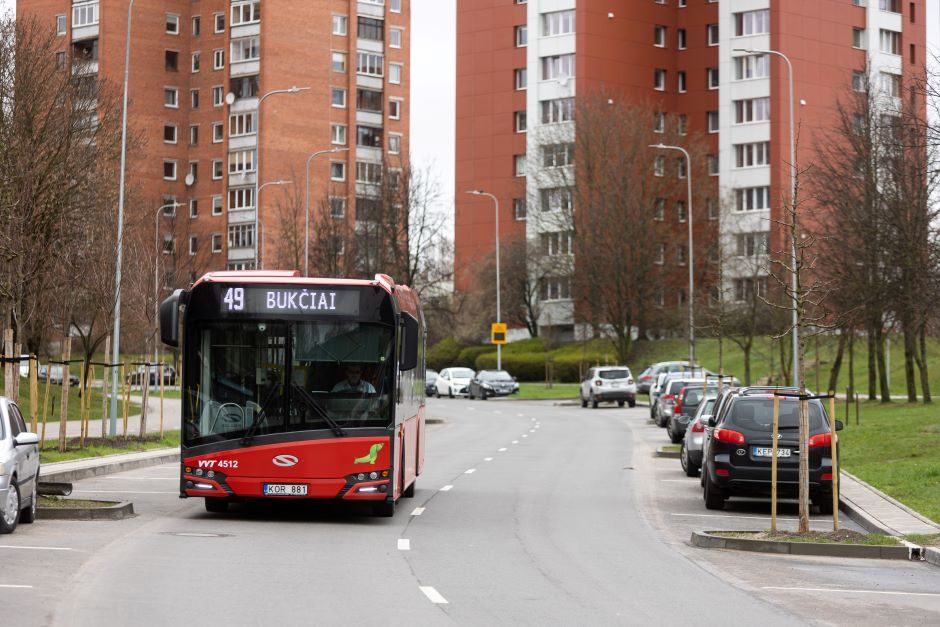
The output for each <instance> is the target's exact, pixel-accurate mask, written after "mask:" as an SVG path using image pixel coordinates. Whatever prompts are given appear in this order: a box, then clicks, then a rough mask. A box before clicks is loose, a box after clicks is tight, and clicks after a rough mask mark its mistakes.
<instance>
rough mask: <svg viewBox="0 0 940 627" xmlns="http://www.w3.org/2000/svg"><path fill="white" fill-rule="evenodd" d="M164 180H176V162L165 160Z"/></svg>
mask: <svg viewBox="0 0 940 627" xmlns="http://www.w3.org/2000/svg"><path fill="white" fill-rule="evenodd" d="M163 180H165V181H175V180H176V161H173V160H170V159H164V160H163Z"/></svg>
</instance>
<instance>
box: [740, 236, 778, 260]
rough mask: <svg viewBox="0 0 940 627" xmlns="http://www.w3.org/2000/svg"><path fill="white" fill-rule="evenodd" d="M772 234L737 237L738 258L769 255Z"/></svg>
mask: <svg viewBox="0 0 940 627" xmlns="http://www.w3.org/2000/svg"><path fill="white" fill-rule="evenodd" d="M769 241H770V233H767V232H758V233H738V234H737V235H735V243H736V249H737V250H736V254H737V256H738V257H756V256H758V255H765V254H767V250H768V245H767V244H768V242H769Z"/></svg>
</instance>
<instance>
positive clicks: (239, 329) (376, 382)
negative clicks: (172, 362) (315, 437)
mask: <svg viewBox="0 0 940 627" xmlns="http://www.w3.org/2000/svg"><path fill="white" fill-rule="evenodd" d="M191 338H192V341H194V342H195V343H197V346H194V347H193V350H191V351H189V352H188V353H189V355H190V359H191V360H192V361H191V363H189V367H188V369H187V376H186V381H184V399H186V401H185V405H186V407H185V408H184V412H185V418H186V423H185V424H186V428H185V429H184V436H183V438H184V442H185V443H186V444H187V445H198V444H205V443H209V442H218V441H221V440H230V439H238V438H246V437H256V436H263V435H268V434H277V433H289V432H297V431H308V430H316V429H332V430H333V431H334V432H335V433H336V435H344V434H345V432H344V429H348V428H354V427H386V426H387V425H388V424H389V423H391V422H392V421H393V413H392V404H391V390H392V389H393V384H392V374H393V372H392V371H393V356H394V350H393V349H394V345H393V342H392V338H393V329H392V328H391V327H390V326H388V325H385V324H379V323H372V322H358V321H347V320H344V321H297V322H285V321H283V320H278V321H274V320H272V321H265V320H250V321H229V320H223V321H219V320H215V321H211V322H205V323H202V324H200V325H199V327H198V328H197V329H196V331H195V333H194V334H193V335H192V336H191Z"/></svg>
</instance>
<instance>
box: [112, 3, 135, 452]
mask: <svg viewBox="0 0 940 627" xmlns="http://www.w3.org/2000/svg"><path fill="white" fill-rule="evenodd" d="M133 9H134V0H130V2H129V3H128V5H127V36H126V38H125V41H124V104H123V112H122V113H121V176H120V184H119V189H118V232H117V258H116V259H115V266H114V329H113V335H114V337H113V339H112V340H111V364H112V366H111V421H110V428H109V432H110V435H112V436H114V435H117V389H118V376H120V373H119V372H118V370H117V367H116V366H115V365H114V364H116V363H117V360H118V354H119V353H120V343H121V264H122V257H123V252H124V251H123V249H124V172H125V170H126V167H125V166H126V164H127V81H128V76H129V74H130V66H131V13H132V11H133Z"/></svg>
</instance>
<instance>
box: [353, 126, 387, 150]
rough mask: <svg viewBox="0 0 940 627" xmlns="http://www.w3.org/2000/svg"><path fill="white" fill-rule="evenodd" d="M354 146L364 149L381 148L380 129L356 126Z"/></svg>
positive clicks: (378, 127) (377, 127)
mask: <svg viewBox="0 0 940 627" xmlns="http://www.w3.org/2000/svg"><path fill="white" fill-rule="evenodd" d="M356 145H357V146H363V147H365V148H381V147H382V127H380V126H366V125H364V124H360V125H358V126H356Z"/></svg>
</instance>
